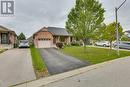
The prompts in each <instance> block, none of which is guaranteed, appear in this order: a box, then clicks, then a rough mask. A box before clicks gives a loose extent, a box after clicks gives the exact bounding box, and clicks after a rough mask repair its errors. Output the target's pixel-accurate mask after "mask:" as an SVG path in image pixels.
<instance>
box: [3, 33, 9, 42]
mask: <svg viewBox="0 0 130 87" xmlns="http://www.w3.org/2000/svg"><path fill="white" fill-rule="evenodd" d="M1 44H8V34H7V33H2V34H1Z"/></svg>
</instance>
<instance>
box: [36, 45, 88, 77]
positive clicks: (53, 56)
mask: <svg viewBox="0 0 130 87" xmlns="http://www.w3.org/2000/svg"><path fill="white" fill-rule="evenodd" d="M39 50H40V53H41V55H42V57H43V60H44V61H45V63H46V65H47V68H48V71H49V73H50V74H51V75H53V74H58V73H62V72H66V71H69V70H73V69H77V68H80V67H84V66H87V65H89V63H86V62H82V61H80V60H78V59H76V58H73V57H70V56H67V55H64V54H62V53H61V52H59V51H58V50H56V49H53V48H49V49H39Z"/></svg>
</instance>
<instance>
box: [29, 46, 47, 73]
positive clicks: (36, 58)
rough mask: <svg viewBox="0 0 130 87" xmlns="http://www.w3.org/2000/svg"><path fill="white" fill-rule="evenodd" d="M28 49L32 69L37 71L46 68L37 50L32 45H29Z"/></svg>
mask: <svg viewBox="0 0 130 87" xmlns="http://www.w3.org/2000/svg"><path fill="white" fill-rule="evenodd" d="M30 50H31V55H32V62H33V67H34V69H35V70H36V71H38V72H42V71H44V70H45V69H46V66H45V64H44V62H43V60H42V57H41V55H40V53H39V51H38V50H37V49H36V48H35V47H34V46H31V47H30Z"/></svg>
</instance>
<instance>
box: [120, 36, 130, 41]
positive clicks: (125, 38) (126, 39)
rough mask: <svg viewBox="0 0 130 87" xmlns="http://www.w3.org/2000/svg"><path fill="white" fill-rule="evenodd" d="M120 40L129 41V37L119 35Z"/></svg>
mask: <svg viewBox="0 0 130 87" xmlns="http://www.w3.org/2000/svg"><path fill="white" fill-rule="evenodd" d="M121 41H130V38H129V37H128V36H126V35H123V36H122V37H121Z"/></svg>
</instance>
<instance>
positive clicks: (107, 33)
mask: <svg viewBox="0 0 130 87" xmlns="http://www.w3.org/2000/svg"><path fill="white" fill-rule="evenodd" d="M118 31H119V38H121V36H122V35H123V34H124V33H123V28H122V26H121V25H120V24H118ZM102 33H103V35H102V39H103V40H107V41H109V42H110V49H111V48H112V42H113V41H115V40H116V22H113V23H110V24H109V25H107V26H106V28H105V29H104V31H103V32H102Z"/></svg>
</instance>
